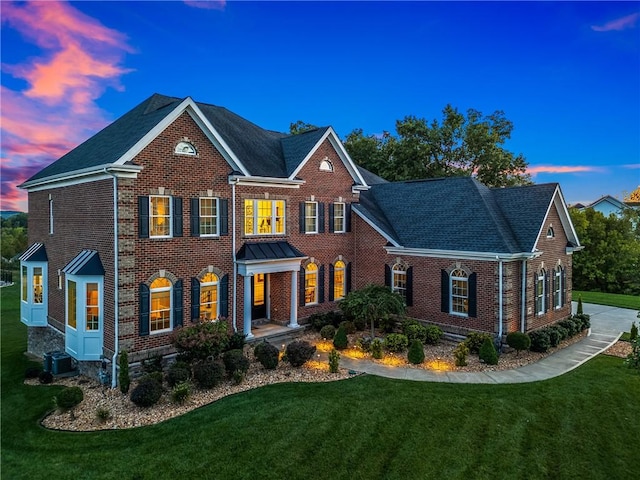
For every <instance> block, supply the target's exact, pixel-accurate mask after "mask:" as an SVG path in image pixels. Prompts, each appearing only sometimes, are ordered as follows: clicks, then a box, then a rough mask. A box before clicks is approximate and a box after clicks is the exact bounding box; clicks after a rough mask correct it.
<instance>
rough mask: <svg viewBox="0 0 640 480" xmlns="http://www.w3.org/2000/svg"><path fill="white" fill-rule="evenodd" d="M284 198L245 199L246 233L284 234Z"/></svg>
mask: <svg viewBox="0 0 640 480" xmlns="http://www.w3.org/2000/svg"><path fill="white" fill-rule="evenodd" d="M284 208H285V204H284V200H245V201H244V233H245V235H284V233H285V225H284V218H285V211H284Z"/></svg>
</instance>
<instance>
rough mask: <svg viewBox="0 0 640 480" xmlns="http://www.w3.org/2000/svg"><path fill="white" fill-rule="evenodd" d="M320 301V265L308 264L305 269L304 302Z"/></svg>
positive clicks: (308, 303) (313, 302)
mask: <svg viewBox="0 0 640 480" xmlns="http://www.w3.org/2000/svg"><path fill="white" fill-rule="evenodd" d="M315 303H318V266H317V265H316V264H315V263H310V264H308V265H307V266H306V267H305V269H304V304H305V305H312V304H315Z"/></svg>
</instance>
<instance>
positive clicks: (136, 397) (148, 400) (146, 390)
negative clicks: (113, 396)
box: [130, 375, 162, 408]
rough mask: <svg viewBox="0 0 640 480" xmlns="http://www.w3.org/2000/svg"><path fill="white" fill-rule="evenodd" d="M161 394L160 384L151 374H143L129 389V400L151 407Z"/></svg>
mask: <svg viewBox="0 0 640 480" xmlns="http://www.w3.org/2000/svg"><path fill="white" fill-rule="evenodd" d="M161 396H162V384H161V383H159V382H158V381H157V380H156V379H155V378H154V377H152V376H151V375H145V376H144V377H142V378H141V379H140V381H139V382H138V385H136V387H135V388H134V389H133V390H132V391H131V396H130V398H131V401H132V402H133V403H135V404H136V405H137V406H139V407H145V408H146V407H151V406H152V405H155V404H156V403H158V400H160V397H161Z"/></svg>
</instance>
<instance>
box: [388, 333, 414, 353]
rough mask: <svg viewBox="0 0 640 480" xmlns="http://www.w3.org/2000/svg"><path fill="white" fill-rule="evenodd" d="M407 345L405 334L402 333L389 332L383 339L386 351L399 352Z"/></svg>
mask: <svg viewBox="0 0 640 480" xmlns="http://www.w3.org/2000/svg"><path fill="white" fill-rule="evenodd" d="M408 346H409V340H408V339H407V336H406V335H404V334H402V333H390V334H389V335H387V336H386V338H385V339H384V348H385V349H386V350H387V351H388V352H393V353H401V352H404V351H405V350H406V349H407V347H408Z"/></svg>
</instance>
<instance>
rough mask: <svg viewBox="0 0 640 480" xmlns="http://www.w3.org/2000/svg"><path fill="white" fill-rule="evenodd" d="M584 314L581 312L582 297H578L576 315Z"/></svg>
mask: <svg viewBox="0 0 640 480" xmlns="http://www.w3.org/2000/svg"><path fill="white" fill-rule="evenodd" d="M583 313H584V312H583V311H582V295H578V308H577V310H576V314H578V315H582V314H583Z"/></svg>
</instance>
